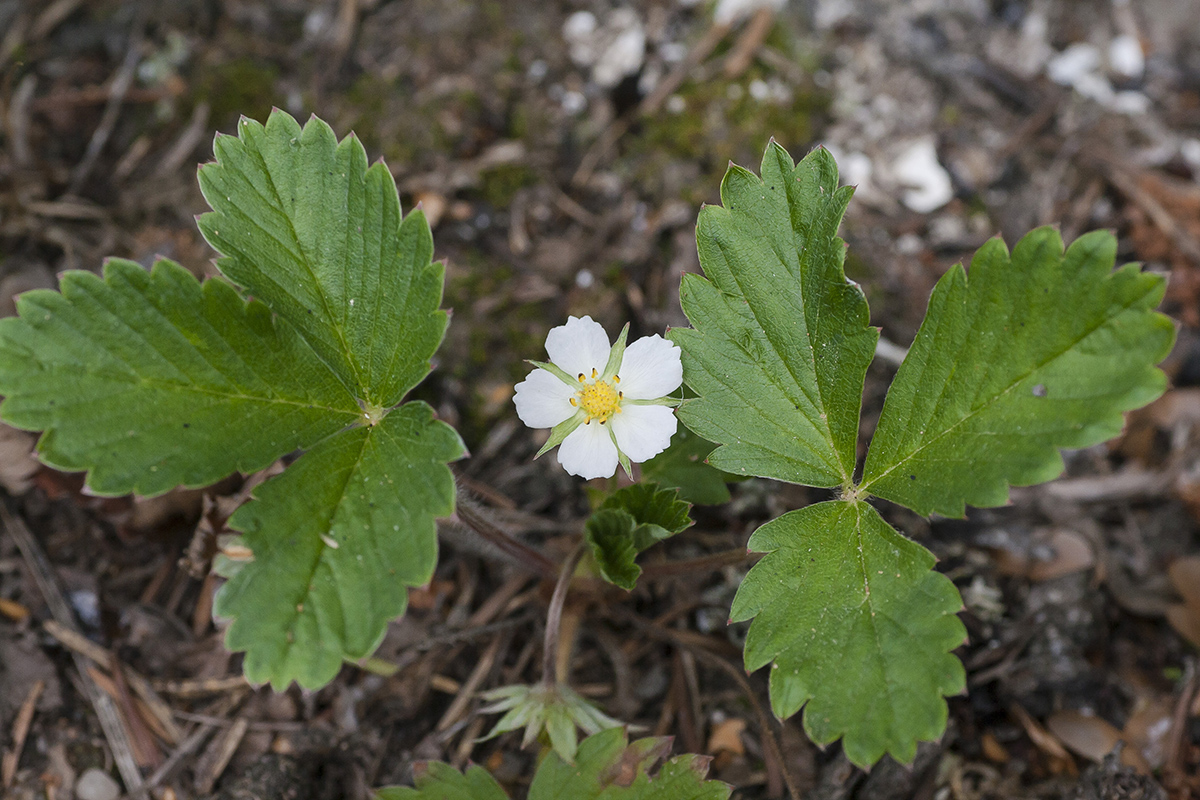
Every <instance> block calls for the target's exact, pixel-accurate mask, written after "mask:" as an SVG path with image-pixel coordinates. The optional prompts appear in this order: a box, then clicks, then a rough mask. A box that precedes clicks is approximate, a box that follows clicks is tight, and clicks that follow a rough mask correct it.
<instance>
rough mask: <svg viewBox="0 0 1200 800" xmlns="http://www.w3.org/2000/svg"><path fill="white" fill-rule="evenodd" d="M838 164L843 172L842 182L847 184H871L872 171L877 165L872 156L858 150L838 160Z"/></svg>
mask: <svg viewBox="0 0 1200 800" xmlns="http://www.w3.org/2000/svg"><path fill="white" fill-rule="evenodd" d="M838 166H839V168H840V169H841V172H842V183H844V184H846V185H847V186H864V185H866V184H869V183H870V182H871V173H872V172H874V170H875V165H874V164H872V163H871V157H870V156H868V155H867V154H866V153H860V152H858V151H855V152H853V153H849V154H848V155H847V156H846V157H845V158H843V159H842V160H840V161H839V162H838Z"/></svg>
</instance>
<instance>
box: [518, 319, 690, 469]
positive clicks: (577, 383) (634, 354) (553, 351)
mask: <svg viewBox="0 0 1200 800" xmlns="http://www.w3.org/2000/svg"><path fill="white" fill-rule="evenodd" d="M628 332H629V326H628V325H626V326H625V329H624V330H622V331H621V335H620V336H618V337H617V341H616V343H615V344H611V345H610V344H609V341H608V334H606V333H605V332H604V328H603V327H602V326H601V325H600V324H599V323H598V322H595V321H594V320H593V319H592V318H591V317H568V318H567V324H566V325H560V326H558V327H557V328H554V329H553V330H551V331H550V334H549V335H548V336H547V337H546V352H547V354H548V355H549V356H550V361H549V363H543V362H539V361H531V362H530V363H531V364H533V365H534V366H536V367H537V369H535V370H534V371H533V372H531V373H529V377H528V378H526V379H525V380H524V381H522V382H521V383H519V384H517V389H516V396H515V397H514V398H513V400H514V402H515V403H516V406H517V416H519V417H520V418H521V421H522V422H524V423H525V424H526V425H528V426H529V427H531V428H552V429H553V430H552V432H551V434H550V439H549V440H548V441H547V442H546V444H545V446H544V447H542V449H541V451H540V452H538V455H539V456H540V455H541V454H542V453H545V452H546V451H548V450H549V449H551V448H552V447H555V446H558V463H560V464H562V466H563V468H564V469H565V470H566V471H567V472H569V473H571V474H572V475H578V476H579V477H581V478H589V479H590V478H608V477H611V476H612V475H613V474H614V473H615V472H616V471H617V464H621V465H622V466H623V467H624V468H625V471H626V473H628V472H629V471H630V463H631V462H633V463H640V462H642V461H646V460H648V459H650V458H653V457H654V456H656V455H658V454H659V453H661V452H662V451H663V450H665V449H666V447H667V445H668V444H669V443H670V441H671V436H673V435H674V434H675V430H676V425H677V423H676V420H675V414H674V411H673V409H672V407H673V406H675V405H677V404H678V400H676V399H674V398H671V397H668V396H667V395H669V394H670V393H671V392H673V391H675V390H676V389H678V388H679V386H680V384H682V383H683V365H682V363H681V361H680V358H679V348H678V347H677V346H676V345H675V344H673V343H672V342H669V341H667V340H666V339H663V338H662V337H661V336H659V335H657V334H655V335H654V336H646V337H643V338H641V339H638V340H637V341H636V342H634V343H633V344H631V345H629V346H628V347H626V345H625V338H626V336H627V335H628Z"/></svg>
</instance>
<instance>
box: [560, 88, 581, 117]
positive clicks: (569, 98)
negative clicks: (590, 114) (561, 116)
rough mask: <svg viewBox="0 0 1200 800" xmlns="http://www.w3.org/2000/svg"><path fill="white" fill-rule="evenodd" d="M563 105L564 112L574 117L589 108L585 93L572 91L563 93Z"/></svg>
mask: <svg viewBox="0 0 1200 800" xmlns="http://www.w3.org/2000/svg"><path fill="white" fill-rule="evenodd" d="M561 104H562V110H563V111H565V112H566V113H567V114H569V115H571V116H572V117H573V116H575V115H576V114H578V113H580V112H581V111H583V110H584V109H585V108H587V98H586V97H584V95H583V92H576V91H574V90H571V91H567V92H564V93H563V96H562V101H561Z"/></svg>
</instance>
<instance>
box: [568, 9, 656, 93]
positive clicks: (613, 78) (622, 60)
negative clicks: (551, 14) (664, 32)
mask: <svg viewBox="0 0 1200 800" xmlns="http://www.w3.org/2000/svg"><path fill="white" fill-rule="evenodd" d="M563 39H565V40H566V42H567V51H568V53H569V54H570V56H571V60H572V61H574V62H575V63H576V64H578V65H579V66H581V67H591V70H592V80H593V81H595V82H596V83H597V84H599V85H600V86H601V87H602V88H605V89H611V88H612V87H613V86H616V85H617V84H618V83H620V82H621V80H622V79H623V78H625V77H626V76H627V75H633V74H634V73H636V72H637V71H638V70H639V69H641V66H642V62H643V61H644V60H645V58H646V29H645V27H644V26H643V25H642V22H641V20H640V19H639V18H638V15H637V12H636V11H634V10H633V9H630V8H618V9H616V10H614V11H613V12H612V13H611V14H609V15H608V18H607V19H606V20H605V21H604V25H603V26H601V25H600V24H599V21H598V20H597V19H596V16H595V15H594V14H592V13H591V12H590V11H577V12H575V13H574V14H572V15H571V16H569V17H567V21H566V22H565V23H563Z"/></svg>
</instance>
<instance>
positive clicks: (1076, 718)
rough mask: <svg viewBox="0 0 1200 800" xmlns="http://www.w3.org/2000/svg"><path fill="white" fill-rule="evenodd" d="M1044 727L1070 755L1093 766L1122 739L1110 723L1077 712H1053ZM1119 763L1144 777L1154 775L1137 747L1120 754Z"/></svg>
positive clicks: (1128, 748)
mask: <svg viewBox="0 0 1200 800" xmlns="http://www.w3.org/2000/svg"><path fill="white" fill-rule="evenodd" d="M1046 727H1047V728H1048V729H1049V730H1050V732H1051V733H1053V734H1054V735H1055V736H1056V737H1057V738H1058V740H1059V741H1061V742H1062V743H1063V744H1064V745H1066V746H1067V748H1068V749H1070V750H1071V751H1072V752H1074V753H1077V754H1079V755H1081V756H1083V757H1084V758H1086V759H1088V760H1089V761H1094V762H1096V763H1100V762H1101V761H1103V760H1104V757H1105V756H1106V755H1108V754H1109V753H1111V752H1112V751H1113V749H1114V748H1115V747H1116V746H1117V743H1118V742H1121V741H1124V739H1125V737H1124V736H1123V735H1122V733H1121V732H1120V731H1119V730H1117V729H1116V728H1115V727H1113V726H1112V725H1111V724H1110V723H1108V722H1106V721H1105V720H1103V719H1101V718H1100V717H1096V716H1092V715H1091V714H1084V713H1082V712H1080V711H1071V710H1067V711H1056V712H1055V713H1053V714H1051V715H1050V717H1049V719H1047V720H1046ZM1126 744H1128V742H1126ZM1121 763H1122V764H1124V765H1125V766H1127V767H1133V768H1134V769H1136V770H1137V771H1138V772H1141V773H1142V774H1144V775H1149V774H1150V773H1151V772H1153V770H1152V769H1150V765H1149V764H1147V763H1146V759H1145V758H1143V757H1142V754H1141V753H1140V752H1139V751H1138V749H1137V748H1136V747H1126V748H1124V749H1123V750H1122V751H1121Z"/></svg>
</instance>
